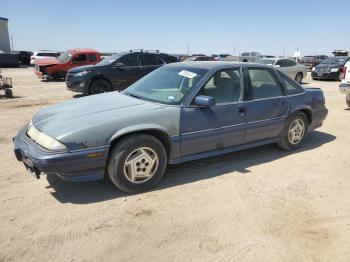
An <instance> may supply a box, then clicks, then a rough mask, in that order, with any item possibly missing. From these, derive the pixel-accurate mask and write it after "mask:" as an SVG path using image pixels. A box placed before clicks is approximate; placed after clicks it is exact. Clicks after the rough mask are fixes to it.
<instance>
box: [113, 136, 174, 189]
mask: <svg viewBox="0 0 350 262" xmlns="http://www.w3.org/2000/svg"><path fill="white" fill-rule="evenodd" d="M140 148H149V149H152V150H153V151H154V152H155V153H156V156H157V157H158V164H157V166H156V168H155V169H154V171H153V172H154V174H153V175H152V176H151V177H150V178H149V180H145V182H142V181H141V182H140V181H137V182H132V181H130V177H128V175H127V174H126V171H125V168H126V165H125V162H126V160H127V159H128V157H130V154H131V156H132V154H133V152H135V151H137V150H139V149H140ZM143 160H144V159H142V161H143ZM137 161H138V160H137ZM167 163H168V158H167V152H166V150H165V148H164V145H163V144H162V143H161V142H160V141H159V140H158V139H156V138H155V137H153V136H150V135H147V134H135V135H129V136H127V137H125V138H123V139H122V140H121V141H119V142H118V143H117V144H116V145H115V146H114V147H113V148H112V150H111V152H110V155H109V160H108V166H107V169H108V170H107V171H108V176H109V178H110V179H111V181H112V182H113V184H114V185H115V186H116V187H117V188H118V189H120V190H121V191H124V192H127V193H137V192H141V191H145V190H149V189H151V188H153V187H154V186H156V185H157V184H158V182H159V181H160V180H161V178H162V177H163V175H164V173H165V169H166V167H167ZM137 164H140V163H139V162H137V163H136V165H137ZM145 164H147V161H146V163H145ZM151 165H152V164H151ZM137 167H138V166H137Z"/></svg>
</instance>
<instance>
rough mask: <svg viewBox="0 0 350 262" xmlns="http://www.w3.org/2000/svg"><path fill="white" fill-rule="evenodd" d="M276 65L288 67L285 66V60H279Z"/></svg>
mask: <svg viewBox="0 0 350 262" xmlns="http://www.w3.org/2000/svg"><path fill="white" fill-rule="evenodd" d="M276 65H278V66H280V67H285V66H286V65H285V62H284V59H281V60H278V61H277V62H276Z"/></svg>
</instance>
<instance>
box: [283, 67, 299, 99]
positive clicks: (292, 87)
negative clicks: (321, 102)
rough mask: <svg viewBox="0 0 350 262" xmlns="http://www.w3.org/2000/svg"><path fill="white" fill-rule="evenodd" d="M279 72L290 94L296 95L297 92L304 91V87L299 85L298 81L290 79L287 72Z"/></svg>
mask: <svg viewBox="0 0 350 262" xmlns="http://www.w3.org/2000/svg"><path fill="white" fill-rule="evenodd" d="M278 74H279V75H280V77H281V78H282V80H283V82H284V84H285V86H286V88H287V93H288V95H295V94H300V93H303V92H304V90H303V88H302V87H301V86H299V85H298V84H297V83H296V82H294V81H293V80H292V79H290V78H289V77H288V76H286V75H285V74H283V73H281V72H279V71H278Z"/></svg>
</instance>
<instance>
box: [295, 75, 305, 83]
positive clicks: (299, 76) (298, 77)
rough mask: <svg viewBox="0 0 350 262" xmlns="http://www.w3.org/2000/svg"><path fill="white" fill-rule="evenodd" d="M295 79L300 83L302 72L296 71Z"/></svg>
mask: <svg viewBox="0 0 350 262" xmlns="http://www.w3.org/2000/svg"><path fill="white" fill-rule="evenodd" d="M295 81H297V82H298V83H299V84H301V83H302V82H303V73H301V72H299V73H297V75H296V76H295Z"/></svg>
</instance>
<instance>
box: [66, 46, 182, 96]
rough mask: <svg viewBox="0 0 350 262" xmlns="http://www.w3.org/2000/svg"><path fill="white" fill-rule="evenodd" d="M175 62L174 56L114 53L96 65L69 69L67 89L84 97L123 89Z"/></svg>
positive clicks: (139, 52) (133, 52)
mask: <svg viewBox="0 0 350 262" xmlns="http://www.w3.org/2000/svg"><path fill="white" fill-rule="evenodd" d="M175 61H177V59H176V57H173V56H170V55H167V54H164V53H149V52H143V51H136V52H135V51H131V52H123V53H119V54H114V55H112V56H110V57H109V58H105V59H104V60H102V61H101V62H100V63H98V64H96V65H88V66H80V67H75V68H73V69H70V70H69V71H68V73H67V76H66V86H67V89H68V90H71V91H73V92H81V93H84V94H86V95H93V94H99V93H104V92H110V91H114V90H124V89H125V88H127V87H128V86H130V85H131V84H133V83H134V82H136V81H137V80H139V79H140V78H141V77H143V76H145V75H147V74H148V73H150V72H152V71H153V70H154V69H157V68H158V67H160V66H163V65H165V64H168V63H172V62H175Z"/></svg>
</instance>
